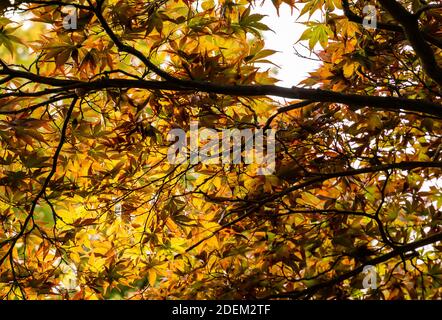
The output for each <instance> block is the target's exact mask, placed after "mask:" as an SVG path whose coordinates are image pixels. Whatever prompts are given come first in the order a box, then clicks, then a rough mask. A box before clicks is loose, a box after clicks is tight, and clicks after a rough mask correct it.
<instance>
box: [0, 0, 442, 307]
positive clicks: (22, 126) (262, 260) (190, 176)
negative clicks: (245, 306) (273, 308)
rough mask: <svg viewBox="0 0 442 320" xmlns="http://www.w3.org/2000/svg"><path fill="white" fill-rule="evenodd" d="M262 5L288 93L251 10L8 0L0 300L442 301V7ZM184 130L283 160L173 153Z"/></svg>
mask: <svg viewBox="0 0 442 320" xmlns="http://www.w3.org/2000/svg"><path fill="white" fill-rule="evenodd" d="M263 1H264V0H263ZM265 1H267V2H268V1H269V0H265ZM272 3H273V6H274V7H275V9H276V10H275V11H274V12H268V14H269V15H274V16H275V21H277V19H278V10H279V8H280V7H282V6H290V8H291V10H292V13H293V19H294V20H295V19H296V18H299V19H303V20H302V21H303V24H304V28H305V31H304V33H303V34H302V36H301V38H300V39H299V41H298V43H297V44H296V45H304V46H307V47H308V48H309V50H310V51H311V55H310V56H309V57H305V58H306V59H307V58H309V59H316V60H318V63H319V67H318V68H317V69H316V70H315V71H313V72H311V73H310V75H309V77H307V78H306V79H305V80H303V81H302V82H300V83H293V87H290V88H286V87H281V86H278V79H277V74H276V72H275V69H276V68H277V65H278V61H277V59H274V58H273V54H274V53H275V51H274V50H272V48H268V47H267V46H266V45H265V41H264V36H263V34H264V33H269V32H270V33H271V29H272V25H266V24H265V23H264V22H263V21H262V20H263V18H264V16H263V15H261V14H258V13H256V11H255V9H254V8H255V7H256V6H259V5H260V4H261V0H259V1H255V0H219V1H215V0H197V1H195V0H63V1H58V0H55V1H53V0H14V1H10V0H1V1H0V13H1V15H0V55H1V60H0V146H1V149H0V151H1V154H0V297H1V298H2V299H111V298H112V299H115V298H121V299H261V298H292V299H361V298H365V299H440V298H442V289H441V282H442V266H441V258H442V253H441V252H442V251H441V250H442V246H441V244H440V241H441V240H442V229H441V223H442V193H441V185H442V182H441V178H440V176H441V170H442V169H441V168H442V155H441V153H442V152H441V151H442V143H441V142H442V140H441V135H442V121H441V119H442V6H441V5H440V2H438V1H424V0H378V1H377V2H376V3H374V2H372V3H371V4H372V5H375V9H376V10H375V12H376V28H367V27H366V26H364V21H366V13H367V12H366V10H364V8H365V7H366V5H367V4H370V3H369V2H368V1H363V0H272ZM318 15H320V16H321V17H323V19H322V20H317V19H316V18H315V17H316V16H318ZM73 19H74V20H73ZM372 19H373V17H372ZM73 21H75V24H72V23H73ZM372 22H373V21H372ZM293 27H294V28H295V23H294V24H293ZM290 68H293V73H296V64H294V65H293V66H291V67H290ZM282 98H285V99H282ZM192 121H196V122H198V125H199V127H201V128H203V127H204V128H211V129H214V130H217V131H218V132H221V131H222V130H225V129H241V130H243V129H253V130H255V129H274V130H275V132H276V135H275V154H276V157H275V170H274V172H273V173H271V174H265V175H263V174H259V165H257V164H256V163H244V162H242V163H239V164H225V163H221V164H220V163H214V164H212V163H201V162H198V163H193V162H191V161H185V162H183V163H181V164H174V163H170V161H168V157H167V154H168V150H169V148H170V146H171V144H172V141H170V139H168V137H167V136H168V133H169V132H170V131H171V130H173V129H182V130H184V132H188V131H189V130H190V125H191V122H192ZM199 142H200V144H201V145H203V144H204V141H202V140H201V141H199ZM243 155H244V154H243ZM367 266H372V267H373V268H375V270H376V276H377V277H376V283H375V286H374V287H373V288H372V287H370V288H365V287H364V286H363V283H364V281H363V280H364V277H365V276H366V272H365V271H366V267H367Z"/></svg>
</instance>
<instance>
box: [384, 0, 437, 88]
mask: <svg viewBox="0 0 442 320" xmlns="http://www.w3.org/2000/svg"><path fill="white" fill-rule="evenodd" d="M379 2H380V3H381V4H382V6H383V7H384V8H385V9H386V10H387V11H388V12H389V13H390V15H391V16H392V17H393V18H394V19H395V20H396V21H397V22H398V23H399V24H400V25H401V26H402V28H403V30H404V33H405V35H406V36H407V39H408V41H409V42H410V44H411V46H412V47H413V49H414V51H415V52H416V55H417V56H418V57H419V59H420V61H421V63H422V67H423V69H424V71H425V72H426V74H427V75H428V76H429V77H430V78H431V79H433V80H434V81H435V82H436V83H437V84H438V85H439V86H440V87H442V68H441V67H439V65H438V64H437V61H436V58H435V56H434V52H433V50H432V49H431V46H430V45H429V44H428V43H427V42H426V41H425V39H424V38H423V37H422V34H421V32H420V30H419V22H418V20H417V19H416V17H415V16H414V15H413V14H411V13H409V12H408V11H407V10H406V9H405V8H404V7H403V6H402V5H401V4H400V3H399V2H396V1H395V0H379Z"/></svg>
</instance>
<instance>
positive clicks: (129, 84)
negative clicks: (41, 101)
mask: <svg viewBox="0 0 442 320" xmlns="http://www.w3.org/2000/svg"><path fill="white" fill-rule="evenodd" d="M1 74H3V75H10V76H13V77H14V78H24V79H28V80H31V81H33V82H35V83H41V84H46V85H50V86H56V87H63V88H65V89H69V90H72V89H75V88H83V89H85V90H86V91H94V90H102V89H109V88H138V89H150V90H169V91H201V92H207V93H218V94H225V95H231V96H242V97H247V96H248V97H253V96H279V97H284V98H290V99H300V100H309V101H310V102H329V103H342V104H345V105H348V106H355V107H371V108H375V109H384V110H385V109H387V110H391V111H395V112H400V111H401V110H406V111H414V112H422V113H426V114H430V115H434V116H436V117H442V106H441V105H439V104H437V103H433V102H429V101H426V100H418V99H404V98H397V97H381V96H365V95H358V94H345V93H340V92H333V91H328V90H321V89H307V88H299V87H292V88H286V87H279V86H273V85H222V84H216V83H211V82H201V81H182V80H180V81H179V83H176V82H170V81H155V80H132V79H108V78H107V79H106V78H103V79H100V80H96V81H91V82H85V81H79V80H68V79H54V78H49V77H43V76H39V75H36V74H33V73H29V72H25V71H18V70H13V69H6V70H5V69H3V70H0V75H1ZM18 96H19V95H18Z"/></svg>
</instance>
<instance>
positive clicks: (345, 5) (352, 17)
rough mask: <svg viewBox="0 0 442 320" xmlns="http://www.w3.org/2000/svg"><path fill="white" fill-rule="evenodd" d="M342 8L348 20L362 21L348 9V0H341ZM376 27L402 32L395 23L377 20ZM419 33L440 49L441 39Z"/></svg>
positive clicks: (425, 33) (441, 46)
mask: <svg viewBox="0 0 442 320" xmlns="http://www.w3.org/2000/svg"><path fill="white" fill-rule="evenodd" d="M342 9H343V10H344V15H345V16H346V17H347V19H348V20H349V21H351V22H355V23H358V24H362V22H363V21H364V18H363V17H361V16H358V15H357V14H356V13H354V12H353V11H352V10H351V9H350V5H349V2H348V0H342ZM376 28H377V29H380V30H386V31H393V32H398V33H404V30H403V29H402V27H401V26H399V25H397V24H392V23H383V22H378V23H377V24H376ZM421 33H422V36H423V37H424V38H425V40H427V41H428V42H430V43H431V44H433V45H435V46H436V47H438V48H441V49H442V41H441V40H439V39H438V38H436V37H434V36H432V35H431V34H428V33H427V32H423V31H421Z"/></svg>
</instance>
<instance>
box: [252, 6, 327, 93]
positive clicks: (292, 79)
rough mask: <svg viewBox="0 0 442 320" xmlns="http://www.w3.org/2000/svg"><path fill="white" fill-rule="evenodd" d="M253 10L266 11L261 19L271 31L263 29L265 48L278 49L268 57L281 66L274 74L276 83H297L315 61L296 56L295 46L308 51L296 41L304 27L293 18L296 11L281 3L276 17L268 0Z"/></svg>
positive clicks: (312, 67)
mask: <svg viewBox="0 0 442 320" xmlns="http://www.w3.org/2000/svg"><path fill="white" fill-rule="evenodd" d="M300 8H301V7H300ZM254 12H256V13H260V14H264V15H267V17H264V18H263V19H262V20H261V22H263V23H265V24H267V25H268V26H269V28H271V29H272V30H273V31H274V32H271V31H266V32H265V33H264V39H265V43H266V48H268V49H273V50H277V51H279V52H278V53H275V54H274V55H272V56H270V57H269V60H271V61H273V62H274V63H275V64H277V65H278V66H280V67H281V69H279V71H278V74H277V78H278V79H279V80H281V82H280V83H278V85H281V86H285V87H291V86H294V85H297V84H298V83H299V82H300V81H301V80H303V79H305V78H307V76H308V72H311V71H313V70H315V69H316V68H317V67H318V62H316V61H312V60H309V59H304V58H301V57H298V56H297V55H296V54H295V50H294V48H296V51H298V52H299V53H301V54H302V55H304V56H309V54H310V53H309V51H308V50H307V49H305V48H304V47H302V46H301V45H300V43H296V41H297V40H298V39H299V37H300V36H301V34H302V32H303V31H304V30H305V26H304V25H303V24H300V23H297V22H296V18H297V17H298V16H299V11H294V12H293V15H292V14H291V12H290V7H289V6H288V5H285V4H283V5H281V7H280V8H279V17H278V16H277V14H276V9H275V7H274V6H273V4H272V2H271V1H269V0H268V1H265V3H264V5H263V6H262V7H260V6H257V8H256V9H255V10H254ZM306 17H307V16H305V17H302V20H305V18H306ZM312 58H314V56H313V57H312Z"/></svg>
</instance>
